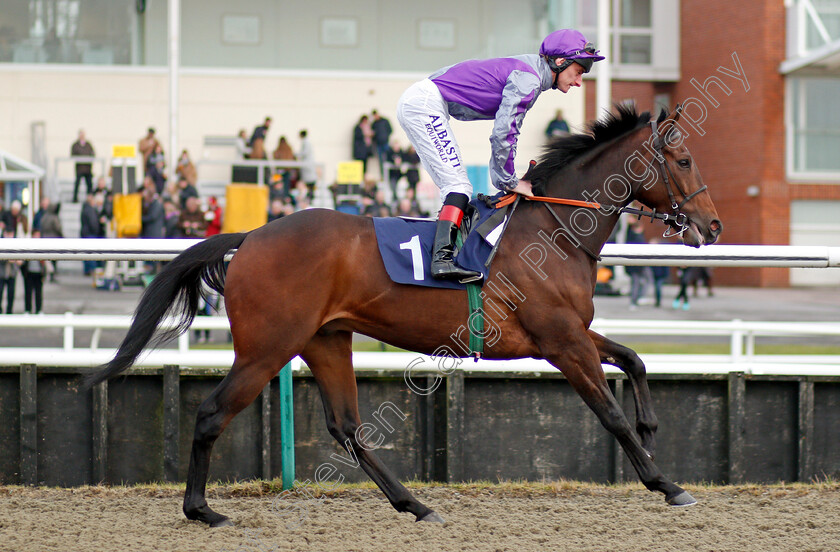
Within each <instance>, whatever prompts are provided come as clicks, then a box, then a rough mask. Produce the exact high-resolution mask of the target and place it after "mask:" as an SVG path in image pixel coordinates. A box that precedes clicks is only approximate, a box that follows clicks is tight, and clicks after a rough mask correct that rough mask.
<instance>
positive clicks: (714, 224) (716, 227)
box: [709, 220, 723, 236]
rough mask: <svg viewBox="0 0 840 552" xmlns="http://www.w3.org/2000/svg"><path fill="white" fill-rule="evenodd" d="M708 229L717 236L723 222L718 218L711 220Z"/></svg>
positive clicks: (721, 229)
mask: <svg viewBox="0 0 840 552" xmlns="http://www.w3.org/2000/svg"><path fill="white" fill-rule="evenodd" d="M709 230H711V232H712V234H714V235H715V236H717V235H718V234H720V233H721V232H722V231H723V224H721V222H720V221H719V220H713V221H712V222H711V223H710V224H709Z"/></svg>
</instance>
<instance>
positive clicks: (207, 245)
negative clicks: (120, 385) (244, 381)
mask: <svg viewBox="0 0 840 552" xmlns="http://www.w3.org/2000/svg"><path fill="white" fill-rule="evenodd" d="M247 235H248V234H247V233H240V234H219V235H217V236H213V237H212V238H208V239H206V240H204V241H202V242H201V243H197V244H196V245H194V246H192V247H190V248H189V249H187V250H186V251H184V252H183V253H181V254H180V255H178V256H177V257H175V259H173V260H172V261H171V262H169V263H168V264H167V265H166V266H164V268H163V269H162V270H161V271H160V273H159V274H158V275H157V276H155V278H154V279H153V280H152V283H151V284H150V285H149V287H148V288H146V291H144V292H143V296H142V297H141V298H140V303H139V304H138V305H137V309H136V310H135V311H134V320H133V321H132V322H131V327H130V328H129V329H128V333H127V334H126V335H125V338H124V339H123V341H122V343H121V344H120V348H119V349H118V350H117V354H116V356H114V358H113V359H112V360H111V362H109V363H108V364H105V365H104V366H102V367H100V368H101V369H100V370H98V371H96V372H94V373H92V374H88V375H87V376H85V379H84V384H85V386H86V387H88V388H90V387H92V386H94V385H96V384H97V383H100V382H103V381H105V380H107V379H109V378H112V377H114V376H116V375H117V374H119V373H121V372H123V371H124V370H126V369H128V368H129V367H130V366H131V365H132V364H134V362H135V361H136V360H137V357H138V356H139V355H140V353H141V352H143V349H145V348H146V347H147V346H148V345H149V343H150V342H152V344H153V345H154V344H159V343H162V342H164V341H167V340H169V339H172V338H174V337H177V336H179V335H180V334H182V333H184V332H185V331H186V330H187V329H188V328H189V327H190V324H191V323H192V321H193V318H195V314H196V311H197V310H198V299H199V296H200V295H202V293H204V292H203V291H202V285H201V283H202V281H203V282H204V283H206V284H207V286H208V287H209V288H210V289H213V290H215V291H217V292H218V293H219V294H223V293H224V288H225V271H226V268H225V255H227V253H228V252H229V251H230V250H231V249H236V248H237V247H239V246H240V245H241V244H242V242H243V241H245V237H246V236H247ZM167 316H172V317H173V318H175V319H176V320H177V322H178V324H177V326H175V327H174V328H171V329H169V330H166V331H164V332H161V333H160V334H159V335H158V336H157V337H155V333H156V332H157V329H158V326H160V324H161V322H162V321H163V320H164V318H166V317H167ZM153 338H154V340H153Z"/></svg>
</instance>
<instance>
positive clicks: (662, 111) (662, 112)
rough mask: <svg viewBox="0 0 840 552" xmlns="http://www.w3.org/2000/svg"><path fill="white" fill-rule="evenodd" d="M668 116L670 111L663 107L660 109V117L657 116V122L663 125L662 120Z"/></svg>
mask: <svg viewBox="0 0 840 552" xmlns="http://www.w3.org/2000/svg"><path fill="white" fill-rule="evenodd" d="M667 118H668V112H667V111H666V110H665V108H664V107H663V108H662V109H660V110H659V117H657V118H656V124H658V125H661V124H662V121H664V120H665V119H667Z"/></svg>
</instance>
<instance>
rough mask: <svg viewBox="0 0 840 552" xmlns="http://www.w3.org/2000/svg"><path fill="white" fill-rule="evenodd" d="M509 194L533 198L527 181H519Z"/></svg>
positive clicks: (529, 183)
mask: <svg viewBox="0 0 840 552" xmlns="http://www.w3.org/2000/svg"><path fill="white" fill-rule="evenodd" d="M511 192H513V193H515V194H522V195H524V196H526V197H534V192H533V191H532V190H531V182H530V181H528V180H520V181H519V184H517V185H516V188H514V189H512V190H511Z"/></svg>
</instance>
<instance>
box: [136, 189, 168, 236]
mask: <svg viewBox="0 0 840 552" xmlns="http://www.w3.org/2000/svg"><path fill="white" fill-rule="evenodd" d="M140 222H141V225H142V229H141V230H140V237H141V238H162V237H164V235H165V228H166V223H165V222H166V214H165V213H164V211H163V204H162V203H161V202H160V197H159V196H158V194H157V192H156V190H155V189H154V187H144V188H143V216H142V218H141V221H140Z"/></svg>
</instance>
